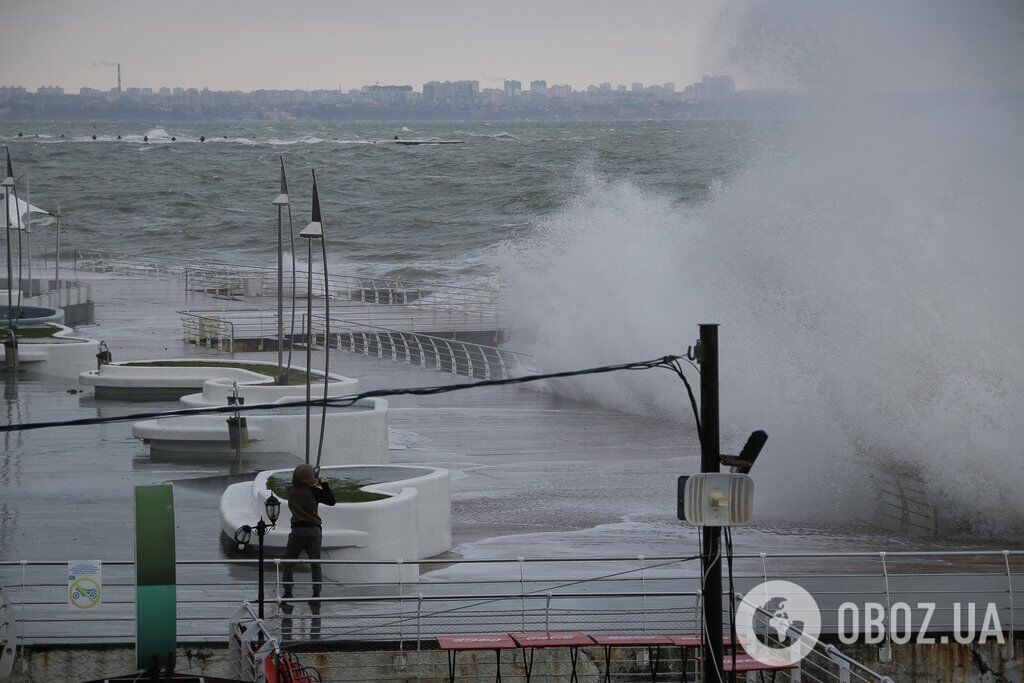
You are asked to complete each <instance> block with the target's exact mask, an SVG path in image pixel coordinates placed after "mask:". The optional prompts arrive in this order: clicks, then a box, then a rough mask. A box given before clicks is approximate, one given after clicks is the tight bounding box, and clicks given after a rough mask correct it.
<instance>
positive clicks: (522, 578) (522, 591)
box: [516, 556, 526, 631]
mask: <svg viewBox="0 0 1024 683" xmlns="http://www.w3.org/2000/svg"><path fill="white" fill-rule="evenodd" d="M516 560H518V561H519V595H520V598H519V599H520V601H521V603H522V611H521V613H522V624H523V630H524V631H525V630H526V571H525V567H524V566H523V565H524V563H525V562H526V558H525V557H522V556H520V557H517V558H516Z"/></svg>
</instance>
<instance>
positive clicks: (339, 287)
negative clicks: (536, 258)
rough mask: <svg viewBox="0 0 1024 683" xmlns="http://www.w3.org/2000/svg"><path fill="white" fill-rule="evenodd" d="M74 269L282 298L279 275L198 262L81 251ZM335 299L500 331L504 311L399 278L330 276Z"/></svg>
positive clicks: (491, 293)
mask: <svg viewBox="0 0 1024 683" xmlns="http://www.w3.org/2000/svg"><path fill="white" fill-rule="evenodd" d="M73 267H74V268H75V269H76V270H77V269H82V270H89V271H95V272H103V273H116V274H122V275H132V276H139V275H144V276H146V275H152V276H176V277H181V278H182V279H183V280H184V282H185V289H186V291H201V292H206V293H212V294H221V295H225V296H276V295H277V270H276V269H274V268H266V267H262V266H245V265H236V264H229V263H218V262H215V261H195V260H191V259H176V258H167V257H160V258H156V257H148V256H143V255H138V254H123V253H118V252H111V251H100V250H95V249H76V250H75V251H74V254H73ZM306 281H307V271H305V270H301V271H297V273H296V286H295V291H294V292H293V291H292V287H291V283H292V278H291V269H290V268H289V269H287V271H286V273H285V277H284V295H285V296H286V297H287V296H290V295H292V294H294V296H295V297H296V298H304V297H305V296H306ZM312 289H313V295H314V296H316V297H323V296H324V292H325V286H324V276H323V273H317V272H316V271H315V269H314V273H313V285H312ZM326 291H328V292H329V293H330V295H331V297H332V298H334V299H335V300H337V301H347V302H354V303H361V304H373V305H396V306H404V307H408V308H418V309H431V310H443V311H454V312H459V313H461V314H462V315H463V316H465V317H476V318H478V319H480V320H481V321H484V322H485V323H487V324H489V325H497V321H498V319H499V317H500V308H499V300H498V290H497V288H488V287H463V286H456V285H449V284H442V283H429V282H417V281H411V280H400V279H395V278H378V277H360V276H352V275H341V274H337V273H329V274H328V287H327V288H326Z"/></svg>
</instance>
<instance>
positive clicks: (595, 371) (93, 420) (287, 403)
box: [0, 356, 699, 433]
mask: <svg viewBox="0 0 1024 683" xmlns="http://www.w3.org/2000/svg"><path fill="white" fill-rule="evenodd" d="M676 359H678V356H662V357H660V358H655V359H652V360H646V361H635V362H632V363H621V364H618V365H602V366H598V367H592V368H584V369H582V370H567V371H563V372H551V373H545V374H538V375H523V376H520V377H509V378H507V379H485V380H480V381H477V382H470V383H468V384H442V385H439V386H433V387H416V388H402V389H375V390H373V391H364V392H362V393H360V394H352V395H349V396H333V397H328V398H326V399H322V398H320V399H310V400H308V401H306V400H303V399H301V398H294V399H280V400H278V401H275V402H273V403H253V404H251V405H241V406H206V407H202V408H180V409H177V410H154V411H148V412H142V413H131V414H127V415H114V416H107V417H83V418H76V419H73V420H50V421H46V422H27V423H21V424H6V425H0V433H2V432H23V431H29V430H34V429H49V428H52V427H82V426H88V425H100V424H108V423H113V422H131V421H136V420H151V419H156V418H161V417H185V416H188V415H207V414H209V415H218V414H222V413H233V412H235V411H236V410H237V411H239V412H256V411H261V410H280V409H281V408H291V407H302V406H330V407H336V408H344V407H348V406H351V405H353V404H355V403H356V402H357V401H360V400H363V399H367V398H386V397H389V396H435V395H438V394H449V393H452V392H456V391H466V390H469V389H477V388H481V387H496V386H510V385H516V384H527V383H529V382H540V381H543V380H550V379H564V378H567V377H579V376H582V375H600V374H607V373H610V372H619V371H622V370H650V369H653V368H665V369H670V370H673V372H675V373H676V374H678V375H679V376H680V377H682V379H683V381H684V383H685V384H686V387H687V390H688V391H689V387H690V385H689V382H687V381H686V378H685V377H683V376H682V374H681V373H680V371H679V369H678V368H677V367H674V366H673V365H672V361H674V360H676ZM691 403H692V404H693V405H694V406H696V403H695V402H694V401H693V398H692V392H691ZM694 417H695V418H696V414H695V415H694ZM698 433H699V423H698Z"/></svg>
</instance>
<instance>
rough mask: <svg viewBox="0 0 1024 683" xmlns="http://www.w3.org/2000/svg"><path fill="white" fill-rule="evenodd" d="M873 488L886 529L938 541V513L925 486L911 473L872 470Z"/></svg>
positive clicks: (877, 509) (877, 507)
mask: <svg viewBox="0 0 1024 683" xmlns="http://www.w3.org/2000/svg"><path fill="white" fill-rule="evenodd" d="M869 476H870V480H871V483H872V488H873V489H874V490H875V491H876V492H877V493H878V496H877V498H876V510H875V513H876V516H877V517H878V518H879V519H880V520H882V522H883V526H885V527H886V528H888V529H890V530H892V531H897V532H899V533H904V534H910V535H914V536H925V537H932V538H934V537H936V536H938V534H939V510H938V506H937V505H936V504H935V501H934V499H933V496H932V494H931V492H929V491H928V488H927V485H926V484H925V482H924V481H923V480H922V479H921V478H920V477H917V476H914V475H913V474H912V473H909V472H899V471H889V470H875V469H870V470H869Z"/></svg>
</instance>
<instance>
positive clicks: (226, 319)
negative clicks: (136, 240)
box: [178, 309, 532, 379]
mask: <svg viewBox="0 0 1024 683" xmlns="http://www.w3.org/2000/svg"><path fill="white" fill-rule="evenodd" d="M351 313H352V311H351V310H350V309H344V310H342V311H340V312H336V311H333V310H332V313H331V338H330V344H331V348H332V349H341V350H344V351H349V352H351V353H357V354H361V355H364V356H374V357H376V358H378V359H390V360H392V361H393V362H395V363H405V364H408V365H414V366H419V367H421V368H426V369H431V370H436V371H438V372H445V373H450V374H453V375H461V376H464V377H473V378H477V379H506V378H508V377H509V376H511V375H512V374H515V373H521V372H531V371H532V366H531V364H530V362H529V358H530V357H529V355H528V354H525V353H520V352H517V351H512V350H510V349H505V348H501V347H498V346H489V345H486V344H477V343H474V342H470V341H463V340H460V339H456V338H452V337H446V336H439V335H436V334H427V333H425V332H419V331H416V330H415V329H407V328H398V327H388V326H386V325H378V324H372V323H368V322H366V320H367V319H368V318H369V319H375V318H374V317H373V316H369V317H362V316H357V317H356V318H355V319H351V318H349V317H348V316H349V315H350V314H351ZM178 315H179V316H180V317H181V327H182V340H183V341H185V342H186V343H190V344H196V345H198V346H206V347H208V348H216V349H220V350H222V351H228V352H233V351H234V350H235V346H236V344H237V343H238V342H240V341H242V340H245V341H248V342H254V343H255V346H256V348H262V347H263V345H264V343H265V342H267V341H274V342H275V343H276V340H277V312H276V311H272V310H267V309H225V310H219V311H210V310H208V311H197V310H190V311H178ZM325 320H326V319H325V317H324V316H323V315H322V314H321V315H316V314H314V316H313V331H312V339H311V342H312V344H313V346H314V347H316V348H323V347H324V346H326V343H327V340H326V325H325V324H324V323H325ZM289 322H290V321H286V325H287V324H288V323H289ZM398 322H399V323H400V322H403V321H401V320H400V321H398ZM296 323H297V328H296V331H295V341H296V344H305V340H306V314H305V313H302V314H301V315H300V317H299V318H298V319H297V320H296ZM428 328H429V326H428ZM457 334H458V333H455V335H456V336H457ZM287 335H288V332H287V330H286V336H287ZM285 343H287V339H286V342H285Z"/></svg>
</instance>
